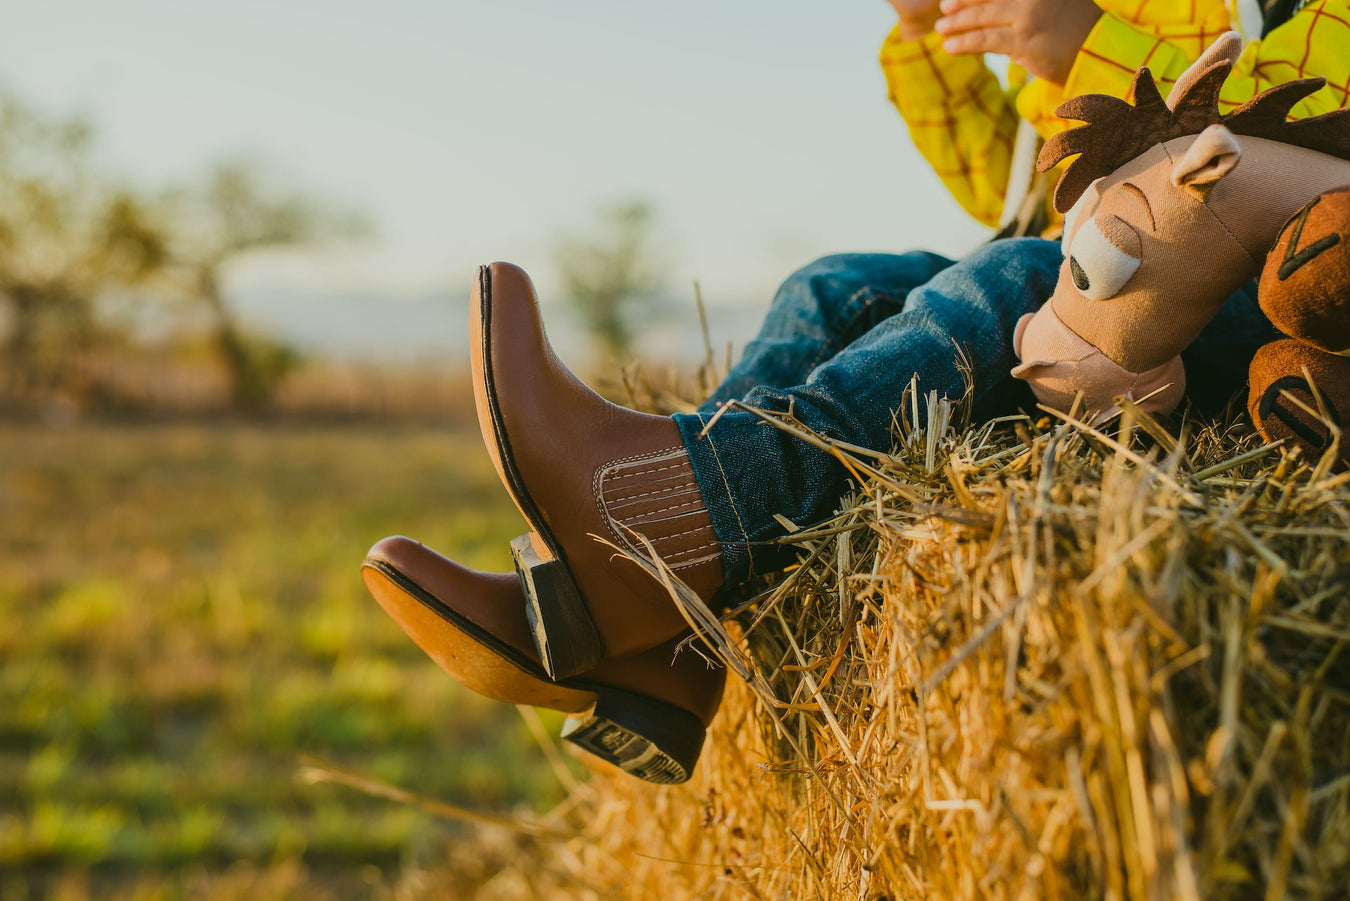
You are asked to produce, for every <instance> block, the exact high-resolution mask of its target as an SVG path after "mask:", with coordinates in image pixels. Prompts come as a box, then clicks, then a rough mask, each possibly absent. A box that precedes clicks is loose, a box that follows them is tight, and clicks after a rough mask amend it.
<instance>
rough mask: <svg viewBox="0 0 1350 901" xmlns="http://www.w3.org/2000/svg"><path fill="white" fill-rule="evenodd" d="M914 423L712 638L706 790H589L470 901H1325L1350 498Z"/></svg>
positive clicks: (528, 840) (1282, 466)
mask: <svg viewBox="0 0 1350 901" xmlns="http://www.w3.org/2000/svg"><path fill="white" fill-rule="evenodd" d="M930 409H932V410H933V411H934V412H933V420H932V422H930V423H928V424H927V426H928V427H926V428H924V429H913V428H905V427H903V426H902V428H904V431H903V434H902V438H903V440H902V442H901V447H900V448H899V450H898V451H897V452H896V453H895V454H894V455H893V456H887V457H879V458H878V457H872V456H869V455H866V454H865V453H862V452H859V451H857V450H856V449H854V450H851V451H850V450H847V449H843V448H838V447H835V448H834V452H835V453H837V454H838V455H839V456H840V458H841V459H843V460H845V461H846V462H847V464H848V465H850V466H851V467H852V469H853V471H854V472H855V474H856V475H857V477H858V484H859V486H860V487H859V490H858V492H857V494H856V495H855V496H854V497H852V498H850V499H849V501H848V502H847V504H845V506H844V508H843V510H842V512H841V513H839V515H838V516H837V517H836V518H835V519H833V520H832V521H830V522H828V523H824V524H822V525H820V526H817V527H815V528H812V529H810V530H807V531H803V532H799V533H798V534H796V535H794V536H793V539H794V540H795V541H796V542H797V543H799V545H800V546H801V548H802V553H803V562H802V563H801V565H800V566H798V567H796V568H795V569H794V570H793V571H792V572H790V573H789V574H788V575H787V577H786V578H785V579H784V580H783V581H782V582H781V583H780V584H779V585H777V586H776V587H774V588H773V589H772V590H771V591H769V592H767V593H766V594H764V595H762V596H760V597H758V598H757V599H756V601H755V603H754V604H753V606H751V607H748V608H747V609H745V610H743V611H741V612H740V614H739V615H738V617H737V619H736V622H735V623H733V624H731V626H730V631H729V632H728V631H723V632H722V633H721V635H720V639H719V636H714V638H715V639H719V640H720V641H721V642H723V643H724V646H723V652H724V653H727V654H729V655H732V657H733V659H732V660H731V661H730V662H731V664H732V665H734V666H735V667H736V668H737V669H738V670H741V671H743V672H745V673H746V674H748V675H749V676H750V679H749V681H745V680H740V679H733V680H731V681H732V684H731V686H730V691H729V693H728V697H727V700H726V703H725V706H724V708H723V709H722V711H721V713H720V715H719V718H718V720H717V722H716V724H715V727H714V729H713V731H712V734H711V736H710V739H709V745H708V747H707V749H706V751H705V753H704V758H703V760H702V762H701V763H700V765H699V767H698V769H697V771H696V773H695V776H694V779H693V780H692V781H691V782H690V783H688V784H687V785H683V786H676V787H669V788H654V787H652V786H649V785H645V784H642V783H639V782H637V781H635V780H632V779H630V778H627V777H625V776H623V775H621V774H611V773H597V774H596V775H595V777H594V778H593V779H591V780H590V781H589V782H587V783H586V784H583V785H580V786H578V787H577V788H576V789H575V790H574V791H573V793H572V796H571V797H570V799H569V800H568V802H567V803H566V804H564V805H563V806H562V807H561V808H560V809H558V810H556V811H554V812H553V813H552V814H551V815H550V817H549V822H550V823H551V824H552V825H553V826H554V827H557V828H561V829H565V830H569V831H570V833H571V835H570V837H568V838H547V837H544V838H541V837H539V836H538V835H535V836H518V837H515V838H513V839H512V840H511V842H510V843H509V845H510V849H511V850H510V854H509V855H507V856H510V857H514V858H515V860H516V862H517V864H518V865H519V868H518V871H517V872H516V873H515V875H513V876H512V877H511V878H510V879H506V878H504V877H503V878H498V879H497V880H496V881H495V883H492V884H488V885H485V886H484V887H483V888H482V890H481V891H480V892H479V893H478V895H477V896H478V897H484V898H488V897H491V898H498V897H500V898H516V897H575V898H660V899H663V901H666V899H685V898H727V899H739V898H747V899H796V898H848V899H883V898H884V899H899V898H995V899H1003V898H1007V899H1018V898H1036V899H1039V898H1084V897H1088V898H1096V897H1104V898H1119V899H1127V898H1128V899H1142V898H1188V899H1198V898H1219V897H1222V898H1248V897H1250V898H1262V897H1264V898H1279V897H1297V898H1315V897H1333V896H1334V897H1343V894H1342V893H1343V892H1344V888H1345V886H1346V885H1347V883H1350V658H1348V657H1347V648H1346V644H1347V642H1348V641H1350V488H1347V485H1348V484H1350V475H1346V474H1341V475H1336V474H1334V473H1333V472H1332V470H1331V460H1332V458H1333V457H1332V454H1329V455H1328V456H1327V458H1325V459H1324V460H1322V461H1311V462H1305V461H1300V460H1298V459H1297V458H1296V457H1293V456H1289V455H1286V454H1284V453H1283V452H1282V451H1280V450H1278V449H1274V448H1268V447H1262V446H1261V443H1260V440H1259V438H1258V437H1257V436H1254V435H1252V434H1251V433H1250V429H1249V428H1247V429H1244V428H1242V427H1241V426H1239V425H1228V426H1215V425H1213V424H1209V425H1206V424H1199V423H1195V422H1188V423H1187V424H1186V426H1185V431H1186V432H1189V436H1188V437H1186V438H1185V439H1184V440H1183V441H1176V440H1174V439H1173V438H1172V437H1171V436H1169V435H1168V434H1167V432H1166V431H1164V430H1163V429H1162V428H1161V427H1160V426H1159V425H1158V424H1157V423H1155V422H1153V421H1152V420H1149V419H1148V418H1147V417H1145V416H1143V415H1142V414H1138V413H1137V412H1136V411H1134V410H1132V409H1127V410H1126V412H1125V414H1124V417H1123V421H1122V422H1119V423H1115V424H1113V426H1112V427H1111V430H1110V431H1104V430H1102V429H1094V428H1091V427H1089V426H1087V425H1085V424H1083V423H1080V422H1075V421H1072V420H1068V421H1059V422H1049V421H1042V422H1040V423H1033V422H1031V421H1030V420H1027V419H1025V418H1016V419H1010V420H1005V421H1001V422H997V423H992V424H989V425H985V426H981V427H979V428H953V427H949V426H947V425H946V423H947V421H948V420H950V419H957V418H959V416H957V415H955V414H956V413H958V412H959V411H956V410H954V409H953V408H952V407H951V406H950V405H946V404H945V403H943V404H932V405H931V406H930ZM778 424H779V425H780V427H784V428H789V429H793V428H795V426H794V425H793V424H792V423H790V422H780V423H778ZM803 437H804V438H805V439H807V440H819V439H814V438H812V436H805V435H804V436H803ZM1333 452H1334V449H1333ZM714 643H718V642H717V641H715V642H714ZM497 841H498V842H500V836H499V837H498V839H497ZM522 855H524V856H522ZM503 859H505V858H503ZM522 874H523V875H522ZM494 885H495V888H494V887H493V886H494Z"/></svg>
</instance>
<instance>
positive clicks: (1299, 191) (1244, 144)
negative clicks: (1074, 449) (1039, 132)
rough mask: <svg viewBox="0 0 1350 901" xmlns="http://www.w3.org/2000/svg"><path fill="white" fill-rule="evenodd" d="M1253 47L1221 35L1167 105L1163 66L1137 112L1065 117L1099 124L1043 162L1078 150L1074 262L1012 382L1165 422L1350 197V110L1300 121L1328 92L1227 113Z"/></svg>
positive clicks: (1063, 203)
mask: <svg viewBox="0 0 1350 901" xmlns="http://www.w3.org/2000/svg"><path fill="white" fill-rule="evenodd" d="M1241 47H1242V41H1241V38H1240V37H1239V36H1238V35H1237V34H1236V33H1230V34H1226V35H1224V36H1223V37H1221V38H1219V39H1218V40H1217V41H1215V42H1214V43H1213V44H1212V45H1210V47H1209V49H1208V50H1206V51H1205V53H1204V55H1202V56H1201V57H1200V59H1199V60H1197V61H1196V62H1195V64H1194V65H1192V66H1191V67H1190V68H1189V69H1187V70H1186V71H1185V73H1183V74H1182V76H1181V78H1180V79H1178V81H1177V83H1176V85H1175V86H1174V87H1173V89H1172V91H1171V92H1170V94H1169V96H1168V99H1167V101H1166V102H1164V101H1163V99H1162V97H1161V95H1160V94H1159V93H1158V88H1157V85H1156V84H1155V83H1154V81H1153V76H1152V75H1151V74H1150V73H1149V71H1148V69H1146V68H1141V69H1140V70H1139V71H1138V72H1137V73H1136V74H1135V78H1134V82H1133V87H1132V92H1133V95H1134V98H1135V102H1134V104H1133V105H1131V104H1129V103H1127V102H1125V101H1123V100H1120V99H1119V98H1116V97H1111V96H1108V95H1103V94H1084V95H1082V96H1079V97H1074V98H1072V99H1070V100H1068V101H1066V102H1065V103H1064V104H1062V105H1061V106H1060V107H1059V109H1058V110H1057V113H1058V115H1060V116H1062V117H1064V118H1066V119H1075V120H1078V121H1081V122H1086V123H1087V124H1086V125H1083V126H1080V127H1078V128H1073V129H1070V130H1068V131H1065V132H1061V133H1060V134H1058V135H1055V136H1054V137H1052V138H1051V139H1050V140H1049V141H1047V142H1046V145H1045V147H1044V148H1043V149H1042V151H1041V156H1040V159H1039V161H1038V166H1039V168H1040V169H1041V170H1042V171H1045V170H1048V169H1050V168H1051V167H1053V166H1055V165H1056V164H1058V163H1059V162H1060V161H1061V160H1063V159H1065V158H1066V157H1069V156H1073V155H1074V154H1078V155H1079V156H1078V158H1077V159H1076V160H1074V161H1073V162H1072V163H1071V164H1070V166H1069V168H1068V170H1067V171H1066V172H1065V174H1064V176H1063V178H1061V179H1060V182H1059V185H1058V187H1057V188H1056V190H1055V208H1056V209H1058V210H1059V211H1061V212H1063V213H1065V217H1064V238H1063V244H1064V265H1063V267H1062V268H1061V270H1060V274H1059V282H1058V284H1057V285H1056V287H1055V291H1054V294H1053V295H1052V296H1051V298H1050V300H1049V301H1048V302H1047V303H1046V304H1045V306H1043V307H1042V308H1041V309H1040V310H1039V311H1037V312H1036V313H1034V314H1029V315H1027V316H1024V317H1023V318H1022V320H1021V321H1020V322H1019V323H1018V324H1017V329H1016V333H1015V336H1014V342H1013V343H1014V348H1015V350H1016V352H1017V356H1018V359H1019V360H1021V361H1022V362H1021V364H1020V365H1019V366H1017V368H1015V369H1014V370H1013V375H1015V376H1017V377H1018V378H1022V379H1025V380H1026V381H1028V382H1029V383H1030V384H1031V387H1032V389H1033V390H1034V391H1035V393H1036V395H1037V397H1038V398H1039V399H1040V400H1041V401H1042V402H1043V403H1045V404H1046V405H1047V406H1051V407H1055V408H1057V409H1060V410H1068V409H1070V408H1071V406H1072V405H1073V403H1074V400H1075V397H1076V396H1078V395H1079V394H1080V393H1081V395H1082V398H1083V402H1084V407H1083V410H1084V412H1085V413H1088V414H1095V415H1098V416H1101V415H1105V414H1108V413H1110V412H1112V411H1113V410H1114V408H1115V398H1117V397H1126V398H1130V399H1131V400H1133V401H1135V402H1137V403H1139V404H1140V406H1142V407H1143V408H1144V409H1146V410H1148V411H1150V412H1153V413H1155V414H1159V415H1165V414H1167V413H1169V412H1171V411H1172V410H1173V409H1174V408H1175V407H1176V405H1177V403H1178V402H1179V401H1180V399H1181V395H1182V392H1183V391H1184V390H1185V383H1186V377H1185V371H1184V369H1183V367H1182V363H1181V358H1180V356H1179V354H1180V353H1181V351H1182V350H1183V349H1184V348H1186V347H1187V346H1188V345H1189V344H1190V343H1191V342H1192V341H1194V340H1195V339H1196V338H1197V337H1198V336H1199V334H1200V332H1201V330H1202V329H1203V328H1204V326H1205V325H1206V324H1207V323H1208V322H1209V321H1210V320H1211V319H1213V318H1214V316H1215V315H1217V313H1218V311H1219V309H1220V308H1221V307H1222V306H1223V304H1224V302H1225V301H1226V300H1227V298H1228V297H1229V296H1230V295H1231V294H1232V293H1233V292H1234V291H1236V290H1237V289H1238V288H1239V287H1241V286H1242V285H1243V284H1245V283H1246V282H1248V281H1249V280H1251V279H1253V278H1255V277H1256V275H1257V274H1258V273H1259V272H1261V268H1262V264H1263V262H1264V261H1265V259H1266V256H1267V254H1268V253H1269V251H1270V250H1271V248H1272V246H1273V245H1274V244H1275V241H1276V238H1277V236H1278V235H1279V234H1280V231H1281V228H1282V227H1283V226H1284V224H1285V223H1286V222H1287V221H1288V220H1290V218H1291V217H1293V216H1294V214H1295V213H1297V212H1298V211H1299V209H1300V208H1301V207H1303V206H1304V204H1306V203H1307V202H1308V200H1309V199H1310V198H1312V197H1315V196H1317V195H1319V194H1322V193H1323V192H1325V191H1328V190H1330V189H1333V188H1338V187H1342V186H1345V185H1350V110H1337V111H1336V112H1332V113H1328V114H1326V115H1322V116H1316V117H1312V118H1308V119H1302V120H1300V121H1297V122H1290V121H1288V114H1289V110H1290V109H1291V108H1292V107H1293V106H1294V104H1296V103H1298V102H1299V101H1300V100H1302V99H1303V98H1304V97H1307V96H1308V95H1309V94H1311V93H1313V92H1314V91H1316V90H1317V89H1318V88H1320V87H1321V86H1322V85H1323V84H1324V80H1323V79H1320V78H1319V79H1304V80H1301V81H1293V82H1288V83H1286V84H1282V85H1278V86H1276V87H1273V88H1271V89H1270V90H1267V91H1265V92H1263V93H1261V94H1258V95H1257V96H1256V97H1254V98H1252V100H1251V101H1249V102H1248V103H1246V104H1244V105H1243V106H1241V107H1239V108H1238V109H1236V110H1234V111H1233V112H1231V113H1228V114H1227V115H1222V114H1220V112H1219V108H1218V97H1219V88H1220V86H1221V85H1222V84H1223V82H1224V80H1225V79H1226V78H1227V77H1228V73H1229V72H1230V71H1231V70H1232V67H1233V63H1234V61H1235V60H1236V59H1237V56H1238V53H1239V52H1240V50H1241Z"/></svg>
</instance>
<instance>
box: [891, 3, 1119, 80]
mask: <svg viewBox="0 0 1350 901" xmlns="http://www.w3.org/2000/svg"><path fill="white" fill-rule="evenodd" d="M896 2H897V0H892V5H895V4H896ZM897 8H898V7H897ZM941 9H942V13H943V15H942V18H940V19H938V21H937V23H936V25H935V26H934V27H935V28H936V30H937V32H938V33H939V34H942V35H946V36H947V40H946V41H944V42H943V44H942V47H943V49H944V50H946V51H947V52H948V53H1002V54H1005V55H1006V56H1008V57H1009V58H1010V59H1011V60H1012V61H1013V62H1014V63H1017V64H1018V65H1019V66H1021V67H1022V68H1024V69H1026V70H1027V71H1028V72H1030V73H1031V74H1033V75H1036V76H1039V77H1041V78H1045V79H1048V80H1049V81H1053V82H1054V83H1055V84H1059V85H1062V84H1064V81H1065V79H1067V78H1068V77H1069V70H1070V69H1072V68H1073V61H1074V58H1075V57H1076V56H1077V55H1078V51H1079V49H1081V48H1082V46H1083V41H1084V40H1085V39H1086V38H1087V36H1088V32H1090V31H1091V30H1092V26H1094V25H1096V24H1097V20H1098V19H1099V18H1101V15H1102V11H1101V10H1100V9H1099V8H1098V7H1097V5H1096V4H1095V3H1093V2H1092V0H942V3H941Z"/></svg>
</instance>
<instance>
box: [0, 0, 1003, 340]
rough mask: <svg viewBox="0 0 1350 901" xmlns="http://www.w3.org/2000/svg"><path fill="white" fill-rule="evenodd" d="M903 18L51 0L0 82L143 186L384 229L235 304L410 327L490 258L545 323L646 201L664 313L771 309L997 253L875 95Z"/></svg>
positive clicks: (618, 7) (706, 2)
mask: <svg viewBox="0 0 1350 901" xmlns="http://www.w3.org/2000/svg"><path fill="white" fill-rule="evenodd" d="M893 19H894V13H893V12H892V10H891V8H890V7H889V6H888V5H887V4H886V3H885V2H884V0H856V2H848V3H839V2H830V3H826V2H821V0H777V2H772V3H770V2H767V0H687V2H683V3H650V2H633V0H571V2H558V0H439V2H432V0H382V2H380V3H374V2H355V0H324V2H317V0H233V2H229V3H215V4H209V3H202V2H196V0H179V2H170V0H117V2H115V3H109V2H107V0H43V2H41V3H26V4H13V5H11V7H10V9H9V10H7V13H6V16H5V20H6V27H5V28H4V29H2V30H0V86H3V87H4V88H6V89H7V90H9V91H11V92H13V93H15V94H16V95H18V96H19V97H20V98H22V99H24V100H26V101H27V102H29V103H30V104H33V105H35V106H37V107H38V108H40V109H42V110H43V111H45V112H47V113H50V114H55V115H83V116H85V117H87V118H88V119H90V120H91V121H92V122H93V123H94V126H95V128H96V131H97V134H98V143H99V146H100V147H101V148H102V153H103V156H104V157H105V159H106V160H107V162H108V165H109V166H110V167H111V168H113V169H115V170H116V171H118V172H121V173H123V174H125V175H126V177H128V178H130V179H131V180H133V181H134V182H135V183H137V184H141V185H144V186H146V187H158V186H163V185H166V184H171V183H175V182H183V181H187V180H190V179H192V178H193V177H194V176H195V175H197V174H198V173H201V172H203V171H204V170H205V169H206V168H207V167H208V166H209V165H210V163H211V162H213V161H215V160H219V159H222V158H232V157H238V156H245V157H249V158H253V159H256V160H259V161H262V162H263V163H265V164H266V166H267V168H268V169H269V170H270V171H272V172H274V173H276V174H278V175H279V177H281V178H282V179H283V180H284V181H285V182H286V183H288V184H292V185H294V186H295V187H296V188H297V189H300V190H304V191H307V192H310V193H314V194H316V195H320V196H323V197H326V198H329V199H331V200H332V201H334V202H336V203H339V204H341V205H343V206H347V207H351V208H355V209H358V210H362V211H364V212H365V213H366V215H367V216H368V217H369V218H370V219H371V220H372V222H373V224H374V226H375V235H374V237H373V238H371V239H370V240H368V241H366V242H364V243H363V244H361V245H358V246H348V247H342V248H337V249H330V250H327V251H324V252H314V253H308V254H302V255H291V256H286V257H282V258H267V259H260V260H255V261H252V262H248V263H245V264H244V265H242V266H240V267H239V268H238V269H237V270H236V271H235V272H233V273H231V278H230V282H229V284H230V288H231V291H232V292H233V293H234V294H235V295H236V296H237V297H239V298H240V302H241V303H245V304H247V303H248V302H250V301H251V302H252V303H253V304H254V306H256V307H259V308H264V307H274V306H276V305H277V304H278V303H282V302H283V301H282V300H281V299H283V298H285V297H288V296H296V297H298V296H301V295H304V296H306V297H308V298H309V299H310V300H311V301H313V300H314V298H316V297H323V296H325V295H333V294H342V295H348V296H357V295H360V296H368V297H378V298H381V299H382V301H381V302H382V303H383V304H384V305H385V308H387V309H389V310H393V311H395V312H396V311H397V310H398V309H399V308H398V307H397V306H396V305H395V301H397V300H398V299H399V298H423V299H425V298H426V297H427V296H430V295H441V294H448V295H462V294H463V293H464V292H465V291H467V289H468V286H469V284H470V282H471V280H472V278H473V274H474V272H475V271H476V268H477V266H478V265H479V264H480V263H483V262H487V261H490V260H495V259H504V260H510V261H512V262H516V263H518V264H520V265H523V266H524V267H525V268H526V269H527V270H528V271H530V272H531V274H532V275H533V276H534V278H535V280H536V282H537V284H538V285H539V287H540V289H541V293H542V294H543V295H544V296H545V299H546V300H547V299H548V298H549V297H550V296H551V295H552V294H555V293H556V289H555V285H556V276H555V273H554V271H553V270H554V263H553V260H554V255H555V253H556V246H557V241H558V237H559V235H562V234H566V233H569V232H572V233H575V232H576V230H578V229H585V228H586V227H587V226H588V225H589V224H590V223H591V222H592V221H593V217H594V214H595V211H596V210H597V209H598V208H600V207H601V206H603V205H604V204H608V203H614V202H618V201H624V200H627V199H634V198H641V199H645V200H647V201H649V202H651V203H652V204H653V205H654V207H655V209H656V212H657V216H658V233H659V235H660V238H661V245H662V249H663V252H664V254H665V256H666V257H667V259H668V260H669V261H670V266H669V279H668V283H669V290H670V292H671V293H672V294H673V295H676V296H679V295H688V296H690V297H692V288H690V287H688V286H690V285H691V283H692V282H693V281H694V280H695V279H697V280H698V282H699V283H700V285H701V287H702V290H703V293H704V295H705V297H707V299H708V301H709V303H710V304H712V305H714V306H740V307H743V308H749V309H755V308H761V307H762V306H763V305H765V304H767V303H768V300H769V298H770V297H771V296H772V293H773V290H774V288H775V287H776V286H777V284H778V283H779V282H781V281H782V279H783V278H784V277H785V276H787V275H788V274H790V273H791V272H792V271H793V270H794V269H795V268H797V267H799V266H801V265H804V264H805V263H807V262H810V260H812V259H814V258H816V257H818V256H821V255H823V254H826V253H832V252H840V251H903V250H907V249H911V248H915V247H923V248H926V249H934V250H938V251H942V252H946V253H949V254H960V253H963V252H964V251H966V250H968V249H969V248H970V247H972V246H974V245H975V244H976V243H978V241H979V240H981V238H982V236H983V235H984V232H983V230H982V229H981V228H980V227H979V226H977V225H975V224H974V223H973V222H971V221H970V220H969V219H968V218H967V217H966V216H965V214H964V213H962V212H961V211H960V209H959V208H957V207H956V205H955V203H954V202H953V201H951V200H950V199H949V198H948V197H947V195H946V194H945V192H944V191H943V189H942V187H941V185H940V184H939V183H938V182H937V180H936V179H935V178H934V177H933V176H932V175H931V174H930V173H929V171H928V169H927V167H926V164H925V163H924V162H923V161H922V160H921V158H919V157H918V155H917V154H916V153H915V152H914V151H913V149H912V148H911V147H910V145H909V141H908V137H907V134H906V131H905V129H904V126H903V123H902V122H901V120H900V118H899V116H898V115H897V114H896V113H895V112H894V110H893V109H892V107H891V106H890V104H889V102H888V101H887V99H886V88H885V83H884V80H883V78H882V76H881V72H880V69H879V67H878V65H877V61H876V60H877V53H878V50H879V47H880V44H881V41H882V39H883V38H884V37H885V35H886V33H887V31H888V30H889V28H890V26H891V24H892V23H893ZM296 306H297V309H298V308H300V307H303V306H304V304H297V305H296ZM311 306H313V304H312V303H311ZM356 318H357V319H360V315H359V314H358V315H357V316H356ZM301 327H303V326H301Z"/></svg>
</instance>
